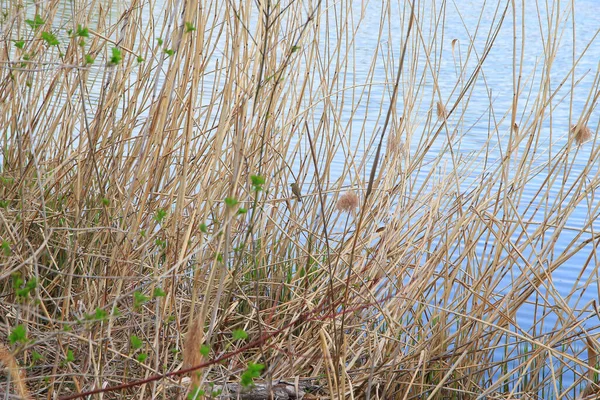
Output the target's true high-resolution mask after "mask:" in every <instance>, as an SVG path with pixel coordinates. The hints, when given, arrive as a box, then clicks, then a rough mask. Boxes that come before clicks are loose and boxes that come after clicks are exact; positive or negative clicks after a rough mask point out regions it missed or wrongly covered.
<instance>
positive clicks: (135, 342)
mask: <svg viewBox="0 0 600 400" xmlns="http://www.w3.org/2000/svg"><path fill="white" fill-rule="evenodd" d="M129 342H130V343H131V348H132V349H134V350H138V349H141V348H142V346H143V345H144V342H143V341H142V339H140V338H139V337H137V336H136V335H131V336H130V337H129Z"/></svg>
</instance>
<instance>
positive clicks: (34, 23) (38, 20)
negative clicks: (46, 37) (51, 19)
mask: <svg viewBox="0 0 600 400" xmlns="http://www.w3.org/2000/svg"><path fill="white" fill-rule="evenodd" d="M25 22H26V23H27V25H29V26H30V27H31V29H33V30H36V29H37V28H39V27H40V26H42V25H44V24H45V23H46V21H44V20H43V19H42V17H40V16H39V15H38V14H36V15H35V18H34V19H26V20H25Z"/></svg>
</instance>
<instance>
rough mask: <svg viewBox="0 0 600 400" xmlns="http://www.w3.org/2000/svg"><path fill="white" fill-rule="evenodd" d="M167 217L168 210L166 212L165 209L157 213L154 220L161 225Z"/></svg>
mask: <svg viewBox="0 0 600 400" xmlns="http://www.w3.org/2000/svg"><path fill="white" fill-rule="evenodd" d="M166 216H167V210H165V209H164V208H161V209H159V210H158V211H156V214H154V220H155V221H156V222H158V223H159V224H160V223H161V222H162V221H163V220H164V219H165V217H166Z"/></svg>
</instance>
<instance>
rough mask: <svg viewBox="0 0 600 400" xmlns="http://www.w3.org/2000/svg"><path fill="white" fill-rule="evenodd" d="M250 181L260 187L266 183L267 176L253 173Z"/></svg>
mask: <svg viewBox="0 0 600 400" xmlns="http://www.w3.org/2000/svg"><path fill="white" fill-rule="evenodd" d="M250 181H251V182H252V186H254V187H260V186H262V185H264V184H265V178H264V177H263V176H261V175H251V176H250Z"/></svg>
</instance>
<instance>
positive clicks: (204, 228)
mask: <svg viewBox="0 0 600 400" xmlns="http://www.w3.org/2000/svg"><path fill="white" fill-rule="evenodd" d="M200 232H202V233H208V227H207V226H206V224H205V223H204V222H203V223H201V224H200Z"/></svg>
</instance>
